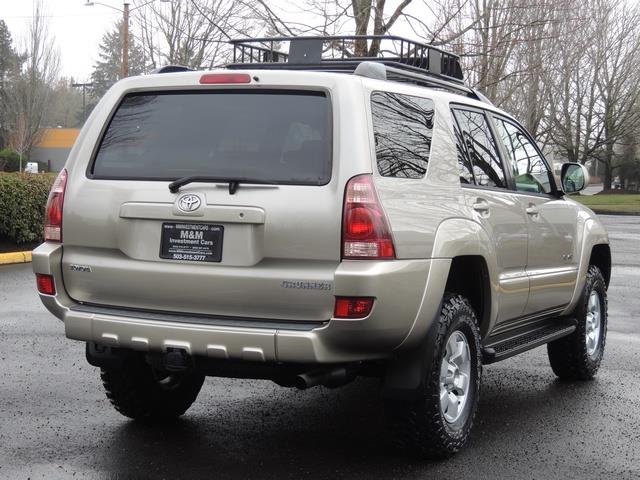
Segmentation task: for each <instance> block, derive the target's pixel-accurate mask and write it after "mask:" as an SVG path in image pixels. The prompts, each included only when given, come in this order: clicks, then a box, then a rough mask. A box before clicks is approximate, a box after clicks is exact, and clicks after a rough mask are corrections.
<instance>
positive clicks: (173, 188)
mask: <svg viewBox="0 0 640 480" xmlns="http://www.w3.org/2000/svg"><path fill="white" fill-rule="evenodd" d="M194 182H199V183H228V184H229V195H233V194H234V193H236V190H237V189H238V185H240V183H253V184H257V185H265V184H269V183H274V182H270V181H265V180H253V179H248V178H241V177H211V176H208V175H194V176H189V177H182V178H179V179H178V180H176V181H175V182H171V183H170V184H169V191H170V192H171V193H177V192H178V190H180V187H183V186H185V185H187V184H189V183H194Z"/></svg>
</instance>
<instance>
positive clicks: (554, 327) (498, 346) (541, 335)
mask: <svg viewBox="0 0 640 480" xmlns="http://www.w3.org/2000/svg"><path fill="white" fill-rule="evenodd" d="M576 324H577V322H576V320H575V319H573V318H553V319H549V320H547V321H546V322H545V323H544V324H538V325H537V326H535V327H533V328H532V327H531V326H530V325H529V326H527V327H524V328H518V329H516V330H512V331H508V332H504V333H501V334H500V335H496V336H494V337H488V338H486V339H485V342H486V343H485V345H484V346H483V348H482V363H483V364H485V365H487V364H489V363H494V362H499V361H500V360H504V359H506V358H509V357H513V356H514V355H518V354H519V353H522V352H526V351H527V350H531V349H533V348H536V347H539V346H540V345H544V344H546V343H549V342H552V341H554V340H557V339H559V338H562V337H566V336H567V335H570V334H572V333H573V332H574V331H575V329H576Z"/></svg>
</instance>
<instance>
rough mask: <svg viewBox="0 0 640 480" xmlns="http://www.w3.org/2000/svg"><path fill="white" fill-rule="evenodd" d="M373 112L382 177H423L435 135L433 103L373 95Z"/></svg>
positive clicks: (426, 100)
mask: <svg viewBox="0 0 640 480" xmlns="http://www.w3.org/2000/svg"><path fill="white" fill-rule="evenodd" d="M371 110H372V113H373V132H374V136H375V142H376V159H377V161H378V171H379V172H380V175H382V176H384V177H401V178H422V177H424V174H425V172H426V171H427V165H428V163H429V151H430V150H431V138H432V135H433V117H434V111H433V102H432V101H431V100H428V99H426V98H420V97H413V96H409V95H399V94H395V93H388V92H374V93H373V94H372V95H371Z"/></svg>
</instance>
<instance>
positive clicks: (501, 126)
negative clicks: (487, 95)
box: [496, 119, 552, 193]
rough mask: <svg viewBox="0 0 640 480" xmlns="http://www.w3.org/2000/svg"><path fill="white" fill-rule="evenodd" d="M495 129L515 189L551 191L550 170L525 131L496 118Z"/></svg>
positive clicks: (539, 191)
mask: <svg viewBox="0 0 640 480" xmlns="http://www.w3.org/2000/svg"><path fill="white" fill-rule="evenodd" d="M496 129H497V131H498V135H499V136H500V139H501V141H502V143H503V144H504V147H505V150H506V152H507V159H508V161H509V164H510V165H511V168H512V170H513V177H514V179H515V181H516V190H519V191H521V192H533V193H551V191H552V187H551V172H550V171H549V169H548V168H547V165H546V164H545V163H544V160H542V157H541V156H540V154H539V153H538V151H537V150H536V148H535V147H534V146H533V144H532V143H531V142H530V141H529V139H528V138H527V136H526V135H525V133H524V132H523V131H522V130H521V129H520V128H518V127H517V126H515V125H513V124H512V123H509V122H506V121H504V120H501V119H496Z"/></svg>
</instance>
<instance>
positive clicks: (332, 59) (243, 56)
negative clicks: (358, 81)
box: [227, 35, 481, 100]
mask: <svg viewBox="0 0 640 480" xmlns="http://www.w3.org/2000/svg"><path fill="white" fill-rule="evenodd" d="M357 41H363V42H366V44H367V46H369V45H370V44H371V43H372V42H376V43H378V44H379V47H380V48H379V53H378V54H377V55H376V56H362V55H358V56H356V55H355V54H354V47H355V44H356V42H357ZM229 43H230V44H231V45H232V46H233V62H232V63H230V64H229V65H227V68H233V69H249V68H251V69H270V70H273V69H283V70H313V71H329V72H343V73H356V74H358V75H363V76H373V78H385V79H388V80H394V81H400V82H409V83H414V84H418V85H423V86H429V87H436V88H443V89H446V90H452V91H455V92H456V93H462V94H466V95H468V96H470V97H473V98H476V99H479V100H481V98H480V97H479V96H478V94H476V92H475V91H474V90H473V89H471V88H469V87H466V86H465V85H464V83H463V81H462V78H463V76H462V69H461V67H460V58H459V57H458V56H457V55H455V54H453V53H449V52H446V51H444V50H441V49H439V48H437V47H434V46H431V45H427V44H424V43H419V42H416V41H414V40H408V39H406V38H403V37H397V36H388V35H346V36H317V37H271V38H243V39H235V40H229ZM287 44H288V45H287ZM287 46H288V48H287ZM283 50H285V51H283ZM363 62H365V63H367V64H370V63H377V64H382V65H384V67H385V68H384V70H385V73H384V77H383V75H382V74H381V73H380V72H381V71H382V70H380V69H379V70H378V73H377V74H373V75H370V74H369V73H367V72H370V71H371V70H370V69H367V68H365V69H362V68H360V69H359V70H360V71H356V70H357V69H358V67H359V66H360V65H361V64H362V63H363ZM382 65H381V66H382Z"/></svg>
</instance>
